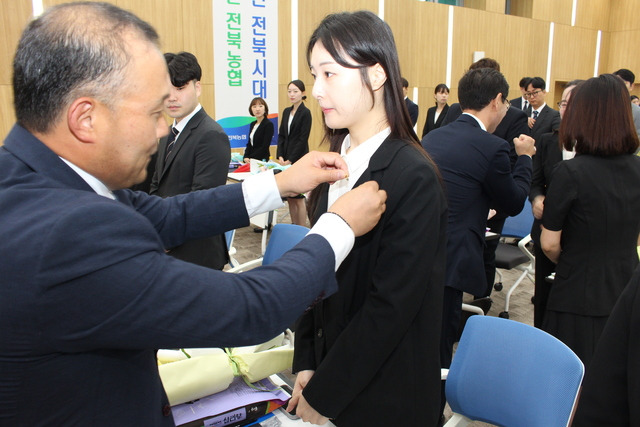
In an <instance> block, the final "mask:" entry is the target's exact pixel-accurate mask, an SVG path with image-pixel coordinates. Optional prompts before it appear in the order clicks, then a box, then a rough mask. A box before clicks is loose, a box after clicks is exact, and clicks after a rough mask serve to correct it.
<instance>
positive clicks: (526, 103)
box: [522, 101, 529, 111]
mask: <svg viewBox="0 0 640 427" xmlns="http://www.w3.org/2000/svg"><path fill="white" fill-rule="evenodd" d="M528 108H529V102H528V101H524V105H523V106H522V110H523V111H527V109H528Z"/></svg>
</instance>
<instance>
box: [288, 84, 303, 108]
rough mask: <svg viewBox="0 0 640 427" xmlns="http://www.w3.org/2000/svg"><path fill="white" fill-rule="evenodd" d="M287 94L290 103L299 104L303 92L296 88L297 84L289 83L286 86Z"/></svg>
mask: <svg viewBox="0 0 640 427" xmlns="http://www.w3.org/2000/svg"><path fill="white" fill-rule="evenodd" d="M287 94H288V95H289V101H291V103H292V104H299V103H300V102H302V96H303V95H304V93H303V92H302V91H301V90H300V89H299V88H298V86H296V85H294V84H293V83H291V84H290V85H289V87H288V88H287Z"/></svg>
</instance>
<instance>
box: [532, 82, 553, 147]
mask: <svg viewBox="0 0 640 427" xmlns="http://www.w3.org/2000/svg"><path fill="white" fill-rule="evenodd" d="M546 87H547V86H546V83H545V82H544V79H543V78H542V77H534V78H532V79H531V81H530V82H529V84H528V85H527V91H526V92H525V95H526V97H527V99H528V100H529V103H530V104H531V113H530V114H529V127H530V128H531V137H532V138H533V139H535V140H536V141H538V140H539V139H540V137H541V136H542V134H545V133H549V132H553V130H554V129H558V128H560V113H559V112H558V111H557V110H554V109H553V108H551V107H549V106H548V105H547V104H546V103H545V101H544V99H545V97H546V96H547V91H546Z"/></svg>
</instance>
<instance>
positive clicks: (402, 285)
mask: <svg viewBox="0 0 640 427" xmlns="http://www.w3.org/2000/svg"><path fill="white" fill-rule="evenodd" d="M409 149H412V148H411V147H406V148H405V150H409ZM414 155H418V154H417V153H416V154H414ZM402 164H403V166H405V165H406V163H405V162H402ZM388 173H389V171H387V174H388ZM384 189H385V190H386V191H387V194H388V195H389V199H388V200H387V211H386V212H385V214H384V217H383V219H382V220H381V224H378V226H377V227H380V226H382V227H383V231H382V233H381V237H380V239H379V241H375V242H369V243H368V244H370V245H374V246H377V248H376V251H377V252H376V253H375V260H376V262H375V264H374V265H373V268H374V271H373V274H372V277H373V283H372V284H371V285H370V286H369V291H368V293H367V296H366V300H365V302H364V304H363V306H362V307H361V308H360V309H359V310H358V311H357V312H356V313H355V315H354V317H353V318H352V319H351V320H350V321H349V323H348V325H347V326H346V327H345V329H344V330H343V331H342V332H341V334H340V336H339V337H338V339H337V340H336V342H335V344H334V345H333V346H332V347H331V349H330V351H329V352H328V354H327V355H326V357H325V358H324V360H323V361H322V363H321V364H320V366H318V368H317V370H316V372H315V374H314V376H313V377H312V378H311V380H310V381H309V383H308V384H307V386H306V387H305V389H304V391H303V394H304V396H305V398H306V399H307V400H308V402H309V404H310V405H311V406H312V407H313V408H314V409H316V410H317V411H318V412H320V413H321V414H323V415H325V416H329V417H331V418H333V417H336V416H337V415H338V414H340V413H341V412H342V411H343V410H344V408H345V407H346V406H347V405H349V403H350V402H351V401H352V400H353V399H354V398H355V397H356V396H357V395H358V393H359V392H360V391H361V390H362V389H363V387H364V386H365V385H367V384H369V383H370V382H372V381H374V379H375V377H376V374H377V372H378V371H379V370H380V368H381V366H382V365H384V363H385V361H386V360H387V359H388V358H389V355H390V354H391V353H392V352H394V351H396V350H397V349H398V347H399V345H400V342H401V340H402V339H403V337H404V335H403V333H398V331H406V330H408V329H409V328H410V325H411V324H412V322H413V321H414V320H415V317H416V315H417V313H418V312H419V311H420V309H421V307H422V305H423V303H424V301H425V300H434V299H435V300H439V298H441V295H442V293H441V292H442V290H441V289H442V288H441V287H442V284H441V283H434V282H432V281H431V279H433V278H434V277H438V274H436V273H434V271H437V270H438V269H439V268H441V265H440V263H439V262H438V250H439V248H444V242H443V241H444V233H441V231H442V230H444V229H443V228H442V227H443V222H444V221H446V215H445V214H444V212H445V203H446V202H445V200H444V196H443V193H442V190H441V186H440V183H439V181H438V178H437V177H436V174H435V172H434V171H433V170H426V168H417V167H405V169H404V170H402V171H401V172H398V177H397V179H395V180H393V184H391V185H390V186H387V187H386V188H384ZM374 230H375V229H374ZM363 237H366V236H363ZM440 238H442V242H439V239H440ZM361 239H362V238H361ZM356 245H358V243H356ZM407 248H411V250H409V251H407ZM400 259H401V261H398V260H400ZM393 260H396V261H398V262H394V261H393ZM390 263H393V265H390ZM343 265H344V264H343ZM341 268H342V267H341ZM425 278H429V279H428V280H425ZM434 281H437V280H434ZM436 288H437V289H436ZM434 327H437V328H440V326H439V325H434Z"/></svg>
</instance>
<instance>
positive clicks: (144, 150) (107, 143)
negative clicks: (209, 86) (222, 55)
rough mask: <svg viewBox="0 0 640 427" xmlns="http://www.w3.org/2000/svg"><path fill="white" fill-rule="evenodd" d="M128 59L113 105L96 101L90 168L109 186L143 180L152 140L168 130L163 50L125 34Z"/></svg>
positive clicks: (154, 143)
mask: <svg viewBox="0 0 640 427" xmlns="http://www.w3.org/2000/svg"><path fill="white" fill-rule="evenodd" d="M127 44H128V46H129V53H130V54H131V61H130V63H129V65H128V69H127V70H126V73H125V75H126V78H125V79H126V80H125V81H124V82H123V85H122V88H121V91H120V92H121V93H120V94H116V95H114V99H115V101H114V102H113V105H111V106H106V105H104V104H101V103H98V104H97V106H96V108H97V109H99V112H98V116H97V118H98V120H100V123H99V124H98V125H99V126H100V130H99V138H98V139H99V144H97V148H96V151H95V152H94V153H93V154H92V157H91V170H90V172H91V173H92V174H93V175H94V176H96V177H97V178H98V179H100V180H101V181H102V182H103V183H104V184H105V185H106V186H107V187H108V188H109V189H111V190H117V189H121V188H127V187H130V186H131V185H133V184H137V183H139V182H142V181H144V179H145V178H146V175H147V165H148V163H149V161H150V159H151V156H152V155H153V154H154V153H155V152H156V150H157V141H158V139H159V138H161V137H163V136H164V135H166V134H167V132H168V130H167V123H166V121H165V119H164V116H163V111H164V101H165V99H166V98H168V96H169V88H170V86H171V83H170V81H169V73H168V71H167V64H166V62H165V60H164V57H163V56H162V53H161V52H160V51H159V50H158V49H157V47H155V46H154V45H152V44H151V43H149V42H147V41H142V40H140V39H139V38H137V37H136V36H134V35H131V36H130V37H128V38H127Z"/></svg>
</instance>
